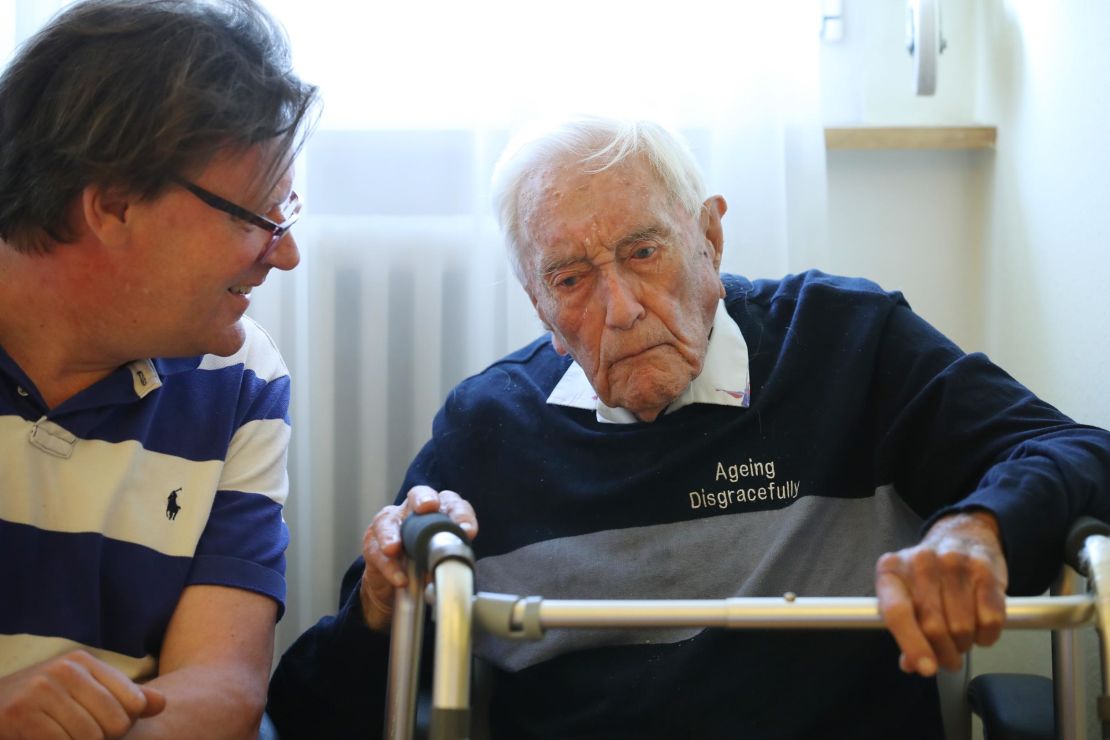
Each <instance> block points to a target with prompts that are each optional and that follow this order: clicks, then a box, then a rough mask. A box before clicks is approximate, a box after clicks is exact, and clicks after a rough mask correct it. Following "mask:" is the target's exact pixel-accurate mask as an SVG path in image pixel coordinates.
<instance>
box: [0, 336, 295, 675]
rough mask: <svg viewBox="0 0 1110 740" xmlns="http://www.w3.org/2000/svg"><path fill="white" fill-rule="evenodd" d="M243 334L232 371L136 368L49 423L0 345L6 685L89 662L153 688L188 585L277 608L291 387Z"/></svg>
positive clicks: (275, 357)
mask: <svg viewBox="0 0 1110 740" xmlns="http://www.w3.org/2000/svg"><path fill="white" fill-rule="evenodd" d="M243 325H244V329H245V333H246V341H245V342H244V344H243V346H242V347H241V348H240V350H239V351H238V352H237V353H235V354H234V355H232V356H230V357H217V356H214V355H203V356H200V357H192V358H176V359H155V360H139V361H135V362H132V363H130V364H128V365H125V366H123V367H120V368H118V369H117V370H116V371H115V372H114V373H112V374H111V375H109V376H108V377H106V378H104V379H103V380H101V381H100V382H98V383H96V384H95V385H93V386H91V387H89V388H87V389H85V390H84V391H82V392H80V393H78V394H77V395H75V396H73V397H71V398H69V399H67V400H66V401H65V402H63V403H61V404H60V405H58V406H57V407H55V408H53V409H47V406H46V404H45V403H44V401H43V399H42V397H41V395H40V394H39V392H38V391H37V390H36V388H35V387H34V384H33V383H32V382H31V381H30V379H29V378H28V377H27V376H26V375H25V374H24V373H23V371H22V370H21V369H20V368H19V367H18V366H17V365H16V364H15V362H13V361H12V359H11V358H10V357H9V356H8V355H7V354H6V353H5V352H4V350H3V348H2V347H0V450H2V453H0V454H2V458H0V675H6V674H9V673H12V672H14V671H17V670H19V669H21V668H23V667H25V666H28V665H32V664H34V663H37V662H40V661H42V660H45V659H48V658H50V657H53V656H55V655H58V654H61V653H63V652H66V651H67V650H70V649H73V648H83V649H86V650H88V651H89V652H91V653H92V654H93V655H95V656H97V657H99V658H101V659H103V660H105V661H106V662H108V663H110V664H112V665H114V666H116V667H117V668H119V669H120V670H122V671H123V672H124V673H125V674H127V675H128V676H130V677H132V678H146V677H149V676H152V675H154V674H155V673H156V670H157V656H158V654H159V651H160V649H161V645H162V639H163V636H164V634H165V631H166V626H167V624H168V623H169V620H170V617H171V615H172V614H173V611H174V608H175V607H176V605H177V601H178V599H179V598H180V596H181V592H182V591H183V590H184V589H185V588H186V587H187V586H190V585H195V584H214V585H221V586H230V587H233V588H242V589H247V590H249V591H254V592H257V593H261V594H264V595H266V596H269V597H271V598H273V599H274V600H275V601H276V602H278V605H279V607H278V608H279V612H280V611H281V610H282V609H283V602H284V599H285V555H284V552H285V547H286V545H287V543H288V539H289V536H288V530H287V529H286V526H285V523H284V521H283V519H282V505H283V503H284V501H285V497H286V493H287V491H288V478H287V475H286V452H287V447H288V442H289V431H290V430H289V375H288V370H287V369H286V367H285V363H284V362H283V360H282V358H281V355H280V354H279V353H278V351H277V349H276V347H275V346H274V344H273V341H272V340H271V339H270V337H269V336H268V335H267V334H266V333H265V331H264V330H262V328H261V327H259V326H258V325H257V324H256V323H254V322H253V321H252V320H250V319H248V318H244V319H243Z"/></svg>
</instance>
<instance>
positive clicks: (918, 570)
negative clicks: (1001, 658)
mask: <svg viewBox="0 0 1110 740" xmlns="http://www.w3.org/2000/svg"><path fill="white" fill-rule="evenodd" d="M1007 578H1008V576H1007V570H1006V560H1005V558H1004V557H1003V555H1002V544H1001V541H1000V540H999V536H998V524H997V522H996V521H995V519H994V516H993V515H991V514H988V513H986V512H980V511H976V512H971V513H963V514H955V515H953V516H950V517H945V518H944V519H941V520H939V521H938V522H937V523H936V524H934V525H933V526H932V528H930V529H929V531H928V533H927V534H926V535H925V537H924V539H922V541H921V542H920V543H919V544H917V545H916V546H914V547H909V548H906V549H904V550H899V551H898V552H888V553H886V554H885V555H883V556H882V557H880V558H879V561H878V563H877V564H876V566H875V593H876V594H877V595H878V597H879V612H880V613H881V614H882V617H883V621H885V622H886V626H887V628H888V629H890V632H891V634H893V635H894V639H895V640H896V641H897V642H898V646H899V647H900V648H901V649H902V655H901V657H900V658H899V661H898V664H899V666H900V667H901V669H902V670H903V671H905V672H906V673H919V674H921V675H923V676H932V675H934V674H935V673H936V672H937V667H938V665H939V666H943V667H945V668H948V669H949V670H956V669H958V668H959V667H960V666H961V665H962V657H961V656H962V655H963V653H966V652H967V651H968V650H969V649H971V646H972V645H973V644H975V645H992V644H994V642H995V641H996V640H997V639H998V636H999V634H1000V633H1001V631H1002V625H1003V623H1004V622H1005V619H1006V584H1007Z"/></svg>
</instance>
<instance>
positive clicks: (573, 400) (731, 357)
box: [547, 301, 751, 424]
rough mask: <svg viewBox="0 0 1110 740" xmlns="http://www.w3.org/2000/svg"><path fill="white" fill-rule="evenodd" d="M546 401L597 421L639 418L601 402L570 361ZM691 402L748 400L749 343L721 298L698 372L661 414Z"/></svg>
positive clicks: (727, 403) (745, 403) (628, 421)
mask: <svg viewBox="0 0 1110 740" xmlns="http://www.w3.org/2000/svg"><path fill="white" fill-rule="evenodd" d="M547 402H548V403H549V404H551V405H553V406H569V407H570V408H577V409H588V410H592V411H594V412H595V413H596V415H597V420H598V421H600V422H604V423H610V424H631V423H635V422H637V421H639V419H637V418H636V417H635V416H634V415H633V414H632V412H631V411H628V410H627V409H622V408H613V407H611V406H606V405H605V404H604V403H602V402H601V399H599V398H598V397H597V393H596V392H595V391H594V389H593V387H592V386H591V385H590V381H589V380H588V379H587V378H586V373H585V371H584V370H582V368H581V366H580V365H579V364H578V363H577V362H572V363H571V364H570V367H569V368H567V371H566V372H565V373H564V374H563V377H562V378H561V379H560V380H559V382H558V383H557V384H556V385H555V388H554V390H552V391H551V395H549V396H548V397H547ZM692 403H707V404H713V405H717V406H736V407H739V408H747V407H748V405H749V404H750V403H751V382H750V378H749V376H748V345H747V344H746V343H745V342H744V335H743V334H741V333H740V327H739V326H737V325H736V322H735V321H733V319H732V317H731V316H729V315H728V311H727V310H726V309H725V304H724V301H718V302H717V311H716V313H715V314H714V316H713V329H712V331H711V333H710V335H709V347H708V348H707V349H706V352H705V365H704V366H703V367H702V371H701V375H699V376H698V377H696V378H694V380H693V381H692V382H691V383H690V385H688V386H687V387H686V390H684V391H683V392H682V393H681V394H680V395H679V396H678V398H676V399H675V400H674V401H672V402H671V404H670V405H669V406H667V408H666V410H665V411H664V412H663V413H664V414H671V413H674V412H675V411H678V410H679V409H680V408H682V407H684V406H689V405H690V404H692Z"/></svg>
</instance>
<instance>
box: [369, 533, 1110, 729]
mask: <svg viewBox="0 0 1110 740" xmlns="http://www.w3.org/2000/svg"><path fill="white" fill-rule="evenodd" d="M1076 532H1078V533H1079V534H1078V535H1076V534H1075V533H1076ZM1072 533H1073V536H1070V537H1069V544H1068V550H1069V553H1068V555H1067V560H1068V562H1069V563H1071V564H1072V565H1073V567H1076V568H1077V570H1079V571H1080V572H1082V573H1084V574H1085V575H1086V576H1087V578H1088V579H1089V587H1090V593H1088V594H1067V593H1066V592H1065V595H1057V596H1047V597H1045V596H1039V597H1010V598H1007V599H1006V621H1005V623H1004V628H1005V629H1021V630H1040V629H1050V630H1054V633H1055V635H1054V636H1055V637H1059V636H1060V635H1064V634H1067V635H1070V634H1072V633H1071V631H1072V630H1075V629H1076V628H1079V627H1085V626H1088V625H1092V624H1093V625H1094V626H1095V627H1096V629H1097V630H1098V632H1099V634H1100V636H1101V638H1102V639H1101V641H1100V645H1101V657H1102V669H1103V681H1102V684H1103V687H1104V690H1103V693H1102V695H1101V696H1100V697H1099V699H1098V713H1099V717H1100V718H1101V720H1102V722H1103V723H1104V727H1110V694H1108V693H1107V692H1106V687H1107V686H1108V681H1110V651H1108V650H1107V649H1106V642H1107V639H1108V638H1107V635H1108V634H1110V536H1108V535H1110V527H1108V526H1107V525H1105V524H1103V523H1101V522H1098V521H1097V520H1093V519H1090V518H1089V517H1085V518H1084V519H1083V520H1081V521H1080V522H1078V523H1077V524H1076V525H1075V526H1073V528H1072ZM402 538H403V539H404V542H405V547H406V552H407V553H410V559H409V565H408V567H409V571H408V572H409V587H408V588H407V589H398V591H397V594H396V605H395V607H394V614H393V633H392V638H391V639H392V645H391V653H390V675H389V696H388V697H387V718H386V737H387V738H389V740H409V739H410V738H411V737H412V734H413V728H412V721H413V720H412V718H413V714H414V708H415V687H416V671H417V666H418V663H419V651H420V648H421V634H422V627H423V610H424V601H423V600H424V593H423V583H424V581H425V579H426V578H427V577H429V576H430V577H432V578H433V579H434V583H435V589H434V590H433V591H430V593H429V594H428V600H429V601H430V602H431V603H432V604H433V605H434V607H435V612H434V613H435V619H436V644H435V675H434V677H433V694H432V713H431V728H430V733H429V737H430V738H431V740H449V739H451V738H468V737H469V732H470V727H469V724H470V713H469V704H468V694H469V690H470V650H471V633H472V631H473V627H477V628H479V629H482V630H484V631H485V632H487V633H489V634H491V635H494V636H497V637H503V638H509V639H531V640H538V639H541V638H542V637H543V635H544V632H545V631H546V630H549V629H557V628H623V629H635V628H651V627H687V628H697V627H723V628H731V629H881V628H884V627H885V625H884V623H883V621H882V618H881V616H880V614H879V606H878V600H877V599H875V598H873V597H870V598H869V597H798V596H795V595H794V594H792V593H787V594H784V595H783V596H781V597H737V598H727V599H717V600H697V599H690V600H624V599H621V600H605V599H597V600H574V599H543V598H541V597H539V596H515V595H511V594H496V593H485V592H482V593H478V594H476V595H475V594H474V591H473V587H474V584H473V565H474V560H473V555H472V554H471V551H470V548H469V545H468V540H467V538H466V535H465V533H464V532H463V531H462V530H461V529H460V528H459V527H458V526H457V525H455V524H454V523H453V522H451V521H450V520H449V519H448V518H447V517H445V516H443V515H442V514H432V515H422V516H414V517H410V518H409V519H408V520H406V522H405V524H404V526H403V527H402ZM410 548H417V549H420V550H421V552H420V553H419V554H415V555H413V554H412V553H414V550H413V549H410ZM441 566H442V567H441ZM1062 580H1063V579H1062ZM1064 662H1065V663H1069V664H1070V663H1071V662H1074V661H1073V659H1072V658H1071V657H1069V658H1068V659H1067V660H1066V661H1064ZM1059 665H1060V664H1059V663H1058V664H1057V666H1056V667H1055V668H1056V670H1059ZM1076 690H1077V689H1076V685H1075V684H1074V683H1072V682H1070V681H1068V680H1062V681H1058V683H1057V691H1058V694H1057V708H1058V710H1063V711H1062V712H1061V711H1058V712H1057V728H1058V731H1059V733H1060V736H1061V737H1064V738H1067V737H1073V736H1074V733H1073V730H1074V728H1075V726H1076V722H1077V719H1076V718H1074V717H1069V716H1064V717H1061V714H1065V715H1066V714H1068V713H1069V712H1070V713H1071V714H1074V711H1073V709H1074V707H1075V706H1077V705H1076V702H1075V700H1074V697H1073V696H1070V694H1071V693H1075V691H1076ZM1061 691H1062V692H1063V693H1062V694H1061V693H1060V692H1061ZM1065 699H1067V701H1065Z"/></svg>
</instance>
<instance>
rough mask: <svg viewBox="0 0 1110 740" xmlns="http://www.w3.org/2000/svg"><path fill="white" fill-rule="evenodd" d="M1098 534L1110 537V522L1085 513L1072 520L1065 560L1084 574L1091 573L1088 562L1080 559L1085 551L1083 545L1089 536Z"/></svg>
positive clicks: (1066, 542)
mask: <svg viewBox="0 0 1110 740" xmlns="http://www.w3.org/2000/svg"><path fill="white" fill-rule="evenodd" d="M1096 534H1101V535H1103V536H1105V537H1110V524H1107V523H1106V522H1103V521H1100V520H1098V519H1095V518H1094V517H1093V516H1086V515H1084V516H1081V517H1079V518H1078V519H1076V520H1075V521H1074V522H1072V525H1071V529H1069V530H1068V536H1067V539H1065V540H1064V562H1066V563H1067V564H1068V565H1070V566H1071V567H1072V568H1075V570H1076V571H1078V572H1079V573H1080V574H1081V575H1084V576H1089V575H1090V574H1089V573H1087V568H1086V564H1085V563H1082V562H1081V561H1080V557H1079V555H1080V554H1081V553H1082V552H1083V545H1084V544H1086V542H1087V538H1088V537H1090V536H1092V535H1096Z"/></svg>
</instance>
